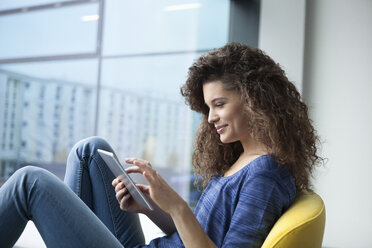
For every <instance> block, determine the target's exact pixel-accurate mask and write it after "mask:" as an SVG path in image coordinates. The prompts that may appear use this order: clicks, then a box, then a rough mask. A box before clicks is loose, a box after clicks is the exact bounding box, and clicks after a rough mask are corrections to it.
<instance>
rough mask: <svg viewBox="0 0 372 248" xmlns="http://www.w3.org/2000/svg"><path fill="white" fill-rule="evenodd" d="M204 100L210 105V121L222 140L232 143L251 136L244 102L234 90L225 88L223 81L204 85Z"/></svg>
mask: <svg viewBox="0 0 372 248" xmlns="http://www.w3.org/2000/svg"><path fill="white" fill-rule="evenodd" d="M203 94H204V102H205V103H206V104H207V106H208V107H209V114H208V122H209V123H211V124H214V126H215V128H216V132H217V133H218V134H219V135H220V139H221V142H223V143H231V142H235V141H238V140H239V141H242V140H244V139H247V138H248V137H249V132H248V125H247V120H246V118H245V115H244V104H243V102H242V101H241V99H240V96H239V95H238V94H237V93H236V92H235V91H233V90H225V89H224V88H223V84H222V82H221V81H219V80H216V81H211V82H208V83H205V84H204V85H203Z"/></svg>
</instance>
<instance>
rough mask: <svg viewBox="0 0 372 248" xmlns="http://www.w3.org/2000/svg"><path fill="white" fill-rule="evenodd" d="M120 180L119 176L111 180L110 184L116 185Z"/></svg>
mask: <svg viewBox="0 0 372 248" xmlns="http://www.w3.org/2000/svg"><path fill="white" fill-rule="evenodd" d="M119 182H120V179H119V178H115V179H114V180H112V183H111V184H112V186H114V187H115V186H116V185H117V184H118V183H119Z"/></svg>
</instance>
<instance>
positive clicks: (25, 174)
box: [13, 165, 48, 179]
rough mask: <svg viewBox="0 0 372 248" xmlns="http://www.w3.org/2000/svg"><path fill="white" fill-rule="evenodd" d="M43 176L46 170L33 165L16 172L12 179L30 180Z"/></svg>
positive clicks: (46, 172)
mask: <svg viewBox="0 0 372 248" xmlns="http://www.w3.org/2000/svg"><path fill="white" fill-rule="evenodd" d="M45 174H48V171H47V170H45V169H43V168H40V167H36V166H33V165H27V166H25V167H22V168H20V169H18V170H16V171H15V172H14V174H13V177H16V178H27V179H32V178H35V177H36V178H40V177H43V176H44V175H45Z"/></svg>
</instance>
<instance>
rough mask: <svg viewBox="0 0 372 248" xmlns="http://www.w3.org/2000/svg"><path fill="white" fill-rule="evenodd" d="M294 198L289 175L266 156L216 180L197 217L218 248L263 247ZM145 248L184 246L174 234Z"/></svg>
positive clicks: (208, 188) (211, 185)
mask: <svg viewBox="0 0 372 248" xmlns="http://www.w3.org/2000/svg"><path fill="white" fill-rule="evenodd" d="M295 194H296V187H295V184H294V181H293V178H292V176H291V175H290V173H289V172H288V171H287V170H285V169H283V168H281V167H279V165H278V164H276V163H275V162H274V160H273V159H272V158H271V157H270V156H269V155H264V156H261V157H258V158H257V159H255V160H253V161H252V162H250V163H249V164H248V165H246V166H245V167H244V168H243V169H241V170H240V171H238V172H236V173H235V174H233V175H231V176H228V177H223V176H222V175H219V176H215V177H214V178H213V179H212V180H211V182H210V183H209V185H208V187H207V188H206V189H205V191H204V192H203V194H202V196H201V197H200V200H199V202H198V205H197V206H196V209H195V212H194V214H195V216H196V218H197V219H198V221H199V223H200V224H201V226H202V227H203V229H204V231H205V232H206V234H207V235H208V236H209V237H210V238H211V240H212V241H213V242H214V243H215V244H216V245H217V247H261V245H262V243H263V242H264V240H265V238H266V236H267V235H268V233H269V231H270V230H271V228H272V226H273V225H274V223H275V222H276V221H277V220H278V218H279V217H280V216H281V215H282V214H283V212H284V211H285V210H286V209H287V208H288V207H289V206H290V205H291V204H292V202H293V200H294V197H295ZM142 247H169V248H170V247H172V248H174V247H184V246H183V244H182V241H181V239H180V237H179V235H178V233H177V232H175V233H173V234H172V235H168V236H165V237H161V238H157V239H154V240H152V241H151V242H150V244H149V245H148V246H142Z"/></svg>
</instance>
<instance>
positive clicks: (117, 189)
mask: <svg viewBox="0 0 372 248" xmlns="http://www.w3.org/2000/svg"><path fill="white" fill-rule="evenodd" d="M123 188H125V185H124V183H123V182H121V183H118V184H117V185H116V186H115V192H119V191H120V190H121V189H123ZM125 189H126V188H125Z"/></svg>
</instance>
